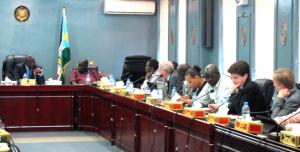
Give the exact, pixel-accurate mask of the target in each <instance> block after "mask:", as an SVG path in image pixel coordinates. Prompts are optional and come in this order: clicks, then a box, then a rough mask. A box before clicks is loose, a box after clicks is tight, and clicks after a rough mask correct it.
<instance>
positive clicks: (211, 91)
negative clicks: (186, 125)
mask: <svg viewBox="0 0 300 152" xmlns="http://www.w3.org/2000/svg"><path fill="white" fill-rule="evenodd" d="M200 92H201V91H200ZM213 92H214V90H213V89H211V90H210V91H209V92H206V93H204V94H203V95H202V96H200V97H197V98H196V99H192V102H191V105H192V106H193V103H194V101H196V100H198V99H200V98H202V97H204V96H206V95H208V94H210V93H213Z"/></svg>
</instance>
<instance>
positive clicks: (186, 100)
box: [179, 96, 192, 106]
mask: <svg viewBox="0 0 300 152" xmlns="http://www.w3.org/2000/svg"><path fill="white" fill-rule="evenodd" d="M179 101H182V102H184V103H186V105H188V106H191V104H192V100H191V99H190V98H189V97H188V96H183V97H181V98H179Z"/></svg>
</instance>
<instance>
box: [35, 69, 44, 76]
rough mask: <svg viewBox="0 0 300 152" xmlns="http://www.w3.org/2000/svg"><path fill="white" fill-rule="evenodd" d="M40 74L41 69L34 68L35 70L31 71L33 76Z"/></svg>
mask: <svg viewBox="0 0 300 152" xmlns="http://www.w3.org/2000/svg"><path fill="white" fill-rule="evenodd" d="M42 72H43V69H41V68H35V69H33V73H34V75H38V74H40V73H42Z"/></svg>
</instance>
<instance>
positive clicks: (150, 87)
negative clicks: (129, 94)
mask: <svg viewBox="0 0 300 152" xmlns="http://www.w3.org/2000/svg"><path fill="white" fill-rule="evenodd" d="M161 77H162V74H160V75H159V76H158V77H157V78H155V79H154V81H153V83H152V84H151V86H149V85H148V88H149V89H150V90H151V91H152V89H153V88H154V86H155V82H156V81H157V80H158V79H159V78H161ZM149 83H150V82H149Z"/></svg>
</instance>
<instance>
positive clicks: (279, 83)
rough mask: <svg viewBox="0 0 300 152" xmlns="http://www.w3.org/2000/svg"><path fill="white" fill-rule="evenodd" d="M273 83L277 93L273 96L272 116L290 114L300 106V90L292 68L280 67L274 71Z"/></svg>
mask: <svg viewBox="0 0 300 152" xmlns="http://www.w3.org/2000/svg"><path fill="white" fill-rule="evenodd" d="M273 85H274V87H275V89H276V90H277V92H278V93H277V94H275V97H273V105H272V108H271V109H272V115H271V117H272V118H275V117H280V116H285V115H288V114H290V113H292V112H294V111H296V110H297V109H298V108H299V107H300V91H299V90H298V89H297V88H296V85H295V78H294V75H293V72H292V71H291V70H290V69H286V68H284V69H278V70H276V71H275V72H274V73H273Z"/></svg>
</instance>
